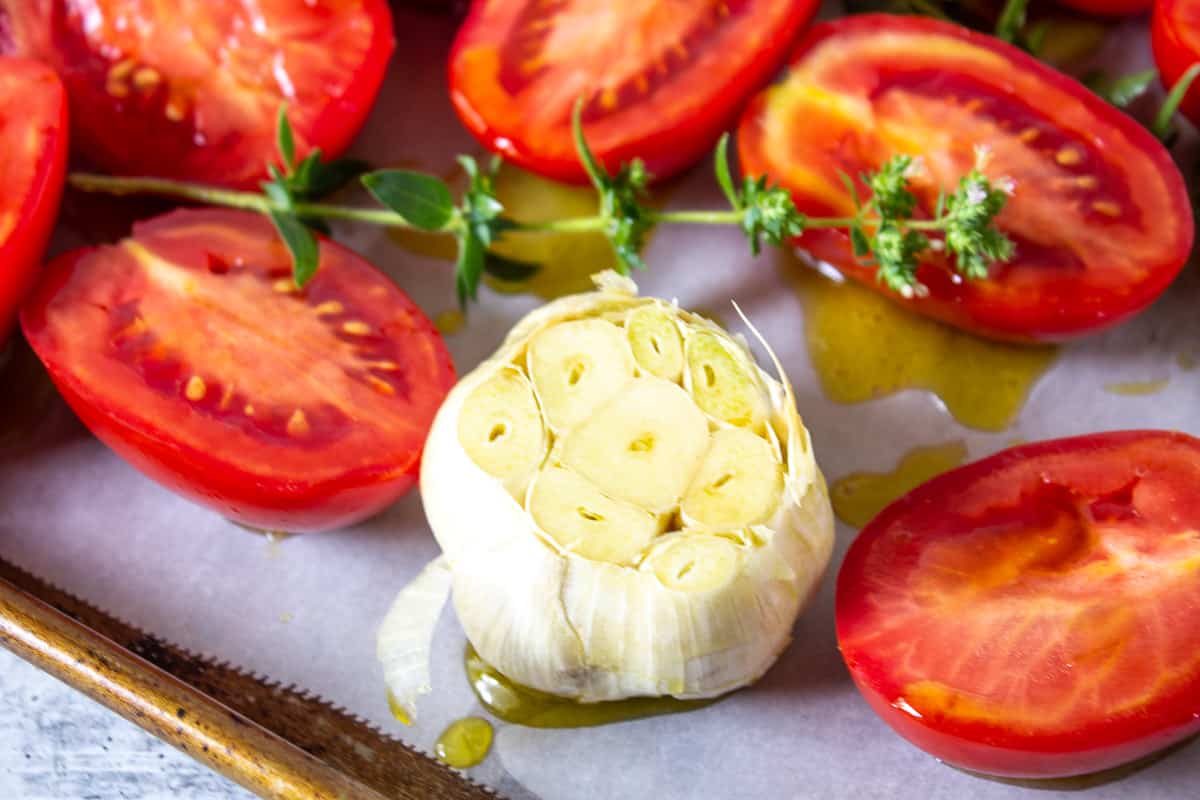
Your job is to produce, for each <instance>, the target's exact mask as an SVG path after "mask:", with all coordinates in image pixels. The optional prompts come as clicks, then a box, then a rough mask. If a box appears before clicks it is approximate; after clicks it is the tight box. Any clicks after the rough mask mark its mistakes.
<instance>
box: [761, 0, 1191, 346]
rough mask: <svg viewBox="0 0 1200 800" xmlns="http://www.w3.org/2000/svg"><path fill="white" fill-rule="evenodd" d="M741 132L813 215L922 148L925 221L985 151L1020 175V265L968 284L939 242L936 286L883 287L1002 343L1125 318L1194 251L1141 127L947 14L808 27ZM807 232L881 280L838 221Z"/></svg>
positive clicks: (927, 275) (855, 269)
mask: <svg viewBox="0 0 1200 800" xmlns="http://www.w3.org/2000/svg"><path fill="white" fill-rule="evenodd" d="M738 141H739V148H740V154H741V160H742V165H743V168H744V170H745V171H746V172H747V174H763V173H765V174H767V175H769V176H770V177H771V178H772V179H773V180H774V181H777V182H779V183H781V184H782V185H784V186H786V187H787V188H788V189H789V190H791V191H792V193H793V196H794V198H795V200H796V203H797V205H798V207H799V208H800V210H801V211H804V212H806V213H808V214H811V215H813V216H824V215H832V216H843V215H847V214H850V213H853V208H854V205H853V201H852V198H851V195H850V193H849V191H847V189H846V187H845V186H844V185H843V183H842V180H841V177H840V175H841V173H845V174H847V175H858V174H860V173H861V172H863V171H871V170H874V169H876V168H877V167H878V166H879V165H880V164H881V163H883V162H884V161H886V160H887V159H888V158H890V157H892V156H894V155H897V154H908V155H914V156H920V158H921V160H920V167H919V169H917V170H916V171H915V173H914V174H913V175H912V177H911V179H910V181H911V183H912V185H913V187H914V190H915V193H916V194H917V195H918V197H919V199H920V203H919V208H918V211H917V216H918V217H921V218H928V217H931V216H932V215H933V212H934V209H935V207H936V202H937V196H938V192H939V190H945V191H948V192H950V191H953V190H954V188H955V187H956V185H957V182H958V179H959V178H960V177H961V176H962V175H965V174H966V173H967V172H968V171H969V170H970V169H971V168H972V166H974V164H975V162H976V159H977V155H976V152H975V145H977V144H980V145H985V146H986V147H987V148H988V150H989V152H990V158H989V160H988V162H987V166H986V168H985V172H986V173H987V174H988V175H989V176H990V177H993V178H1000V177H1008V178H1011V179H1012V181H1013V184H1014V186H1015V192H1014V195H1013V197H1012V198H1011V199H1010V201H1009V203H1008V205H1007V206H1006V208H1005V209H1004V211H1003V212H1002V213H1001V214H1000V216H999V217H998V219H997V224H998V225H999V226H1000V228H1001V229H1003V230H1004V231H1005V232H1006V233H1007V234H1008V235H1009V237H1010V238H1012V239H1013V241H1014V242H1015V244H1016V253H1015V256H1014V258H1013V259H1012V260H1011V261H1010V262H1008V263H1006V264H999V265H994V266H993V267H992V270H991V273H990V275H989V277H988V278H987V279H986V280H982V281H963V280H961V279H960V277H959V276H958V275H957V273H955V272H954V271H953V269H952V265H951V264H950V263H949V262H948V260H947V258H946V257H945V256H944V255H943V254H938V253H930V254H929V255H928V256H927V257H925V259H924V260H923V262H922V264H921V266H920V267H919V269H918V273H917V277H918V279H919V280H920V281H921V282H922V283H923V284H924V285H925V286H926V287H927V288H928V289H929V292H928V295H927V296H916V297H913V298H908V299H904V298H901V297H899V295H897V294H895V293H894V292H889V296H891V297H893V298H894V299H896V300H897V301H898V302H903V303H905V304H906V305H907V306H908V307H909V308H911V309H913V310H915V311H918V312H920V313H923V314H926V315H929V316H932V317H935V318H937V319H940V320H942V321H944V322H947V323H950V324H952V325H955V326H957V327H960V328H964V329H967V330H971V331H974V332H976V333H980V334H983V335H986V336H990V337H993V338H999V339H1009V340H1016V341H1044V340H1061V339H1067V338H1071V337H1075V336H1079V335H1082V334H1085V333H1089V332H1092V331H1095V330H1097V329H1100V328H1104V327H1106V326H1110V325H1113V324H1116V323H1118V322H1121V321H1123V320H1125V319H1127V318H1128V317H1130V316H1131V315H1133V314H1135V313H1136V312H1138V311H1140V310H1141V309H1143V308H1145V307H1146V306H1147V305H1149V304H1150V303H1151V302H1152V301H1153V300H1154V299H1155V298H1156V297H1157V296H1158V295H1159V294H1161V293H1162V292H1163V290H1165V289H1166V287H1167V286H1168V285H1169V284H1170V283H1171V281H1172V280H1173V279H1174V277H1175V276H1176V275H1177V274H1178V273H1179V271H1180V269H1182V267H1183V264H1184V263H1185V261H1186V259H1187V256H1188V254H1189V252H1190V250H1191V247H1192V237H1193V223H1192V215H1191V207H1190V204H1189V202H1188V197H1187V192H1186V188H1185V186H1184V183H1183V179H1182V177H1181V176H1180V174H1179V170H1178V169H1177V168H1176V167H1175V165H1174V163H1173V162H1172V161H1171V157H1170V155H1169V154H1168V153H1167V151H1166V150H1165V149H1164V148H1163V147H1162V145H1161V144H1160V143H1159V142H1157V141H1156V140H1155V139H1154V138H1153V137H1152V136H1150V134H1149V133H1148V132H1147V131H1146V130H1145V129H1143V128H1142V127H1141V126H1139V125H1138V124H1137V123H1136V122H1134V121H1133V120H1132V119H1131V118H1129V117H1127V116H1126V115H1124V114H1122V113H1121V112H1119V111H1117V110H1116V109H1114V108H1112V107H1111V106H1109V105H1107V104H1106V103H1104V102H1103V101H1101V100H1100V99H1099V98H1097V97H1096V96H1095V95H1094V94H1092V93H1091V92H1090V91H1088V90H1087V89H1085V88H1084V87H1083V86H1081V85H1080V84H1078V83H1076V82H1075V81H1073V80H1071V79H1069V78H1067V77H1065V76H1063V75H1061V74H1060V73H1057V72H1055V71H1054V70H1052V69H1050V68H1049V67H1047V66H1045V65H1043V64H1041V63H1039V62H1037V61H1036V60H1034V59H1033V58H1031V57H1029V56H1028V55H1026V54H1024V53H1022V52H1020V51H1018V50H1017V49H1016V48H1014V47H1011V46H1009V45H1006V44H1004V43H1003V42H1000V41H999V40H997V39H994V38H992V37H989V36H983V35H981V34H977V33H973V32H971V31H968V30H967V29H965V28H962V27H959V26H957V25H952V24H949V23H944V22H940V21H937V20H932V19H927V18H917V17H894V16H888V15H882V14H867V15H861V16H854V17H849V18H844V19H839V20H836V21H834V22H829V23H824V24H821V25H818V26H816V27H814V28H813V29H812V30H811V31H810V32H809V33H808V34H807V35H806V36H805V37H804V38H803V39H802V41H801V42H800V43H799V45H798V46H797V49H796V51H795V55H794V58H793V60H792V63H791V66H790V68H789V70H788V73H787V75H786V76H785V78H784V79H783V80H782V81H781V82H780V83H779V84H778V85H776V86H773V87H771V88H769V89H767V90H766V91H765V92H763V93H762V94H760V95H759V96H758V97H756V98H755V99H754V100H753V101H752V102H751V104H750V106H749V107H748V108H747V110H746V113H745V115H744V116H743V118H742V121H741V125H740V128H739V136H738ZM860 191H861V192H863V193H864V194H869V192H868V191H867V190H866V188H865V187H864V186H861V185H860ZM798 243H799V245H800V247H802V248H803V249H805V250H807V251H808V252H809V253H810V254H811V255H812V256H813V257H815V258H817V259H819V260H822V261H825V262H828V263H830V264H833V265H834V266H836V267H837V268H838V269H839V270H841V271H843V272H844V273H846V274H847V275H849V276H851V277H853V278H855V279H857V280H860V281H861V282H863V283H865V284H867V285H870V286H877V285H878V283H877V281H876V280H875V270H874V268H873V266H871V265H868V264H865V263H863V262H862V261H860V260H859V259H857V258H856V257H855V256H854V254H853V250H852V248H851V245H850V241H849V237H848V235H847V234H846V233H845V231H844V230H841V229H814V230H811V231H809V232H807V233H806V234H804V235H803V236H802V237H801V238H800V239H799V241H798Z"/></svg>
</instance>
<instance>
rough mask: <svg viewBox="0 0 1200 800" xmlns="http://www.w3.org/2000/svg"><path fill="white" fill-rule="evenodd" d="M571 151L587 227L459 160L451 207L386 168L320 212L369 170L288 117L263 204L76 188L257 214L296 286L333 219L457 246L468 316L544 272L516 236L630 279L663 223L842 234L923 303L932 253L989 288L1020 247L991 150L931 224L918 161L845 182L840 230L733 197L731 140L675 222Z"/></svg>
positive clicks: (159, 187) (425, 182)
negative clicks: (585, 192)
mask: <svg viewBox="0 0 1200 800" xmlns="http://www.w3.org/2000/svg"><path fill="white" fill-rule="evenodd" d="M572 129H573V133H574V138H575V147H576V150H577V152H578V154H579V158H580V161H581V163H582V164H583V166H584V168H585V170H586V171H587V174H588V176H589V178H590V179H591V182H592V185H593V186H594V187H595V189H596V192H597V194H598V195H599V207H598V213H597V214H596V215H594V216H590V217H577V218H573V219H560V220H551V221H548V222H521V221H520V220H515V219H512V218H511V217H508V216H507V215H506V214H505V209H504V206H503V205H502V204H501V203H500V201H499V199H497V197H496V191H495V175H496V172H497V170H498V169H499V166H500V161H499V159H498V158H495V157H493V158H491V159H489V161H488V162H487V164H485V165H481V164H479V163H478V162H477V161H476V160H475V159H473V158H471V157H470V156H459V164H460V165H461V166H462V168H463V170H464V172H465V173H466V176H467V179H468V184H467V187H466V189H465V190H464V191H463V193H462V196H461V197H460V198H459V199H458V201H457V202H456V201H455V199H454V195H453V193H452V192H451V190H450V187H449V186H447V185H446V183H445V182H444V181H442V180H441V179H439V178H437V177H435V176H433V175H428V174H426V173H423V172H417V171H413V170H405V169H385V170H377V171H374V172H366V173H365V174H361V182H362V184H363V185H364V186H365V187H366V189H367V190H368V191H369V192H370V194H371V196H372V197H374V199H375V200H376V201H378V203H379V204H380V205H381V206H383V208H358V207H353V206H343V205H336V204H329V203H320V202H316V198H318V197H320V196H322V195H324V194H326V193H328V192H329V191H331V190H333V189H336V188H338V187H340V186H342V185H344V184H345V183H346V182H347V181H349V180H350V179H351V178H353V177H354V176H355V175H359V174H360V173H362V172H363V169H364V166H365V165H363V164H362V163H361V162H355V161H345V160H341V161H325V160H323V158H322V156H321V153H320V151H319V150H314V151H312V152H310V153H309V154H308V156H306V157H305V158H304V159H303V160H302V161H300V162H297V161H296V148H295V136H294V133H293V131H292V129H291V125H290V124H289V122H288V118H287V113H286V109H283V110H281V111H280V114H279V120H278V131H277V146H278V150H279V159H280V162H279V164H272V165H270V167H269V173H270V176H271V180H269V181H265V182H264V183H263V184H262V192H261V193H255V192H240V191H233V190H228V189H220V188H216V187H211V186H204V185H201V184H194V183H186V182H182V181H173V180H167V179H161V178H120V177H109V176H105V175H94V174H88V173H75V174H72V175H71V179H70V181H71V184H72V185H73V186H74V187H75V188H77V189H82V190H84V191H94V192H108V193H112V194H133V193H152V194H158V195H163V196H169V197H176V198H180V199H185V200H192V201H199V202H203V203H208V204H212V205H221V206H227V207H233V208H242V209H249V210H254V211H258V212H260V213H263V214H267V215H268V216H270V218H271V220H272V222H273V223H274V224H275V227H276V229H277V230H278V231H279V234H280V236H281V237H282V238H283V240H284V242H285V243H286V245H287V247H288V249H289V251H290V252H291V255H292V260H293V265H294V270H293V275H294V279H295V282H296V284H297V285H298V286H303V285H304V284H305V283H306V282H307V281H308V280H309V279H311V278H312V276H313V274H314V272H315V271H316V269H317V262H318V247H317V240H316V238H315V236H314V233H313V231H314V230H316V231H322V232H327V228H326V222H327V221H328V220H334V219H337V220H351V221H357V222H363V223H368V224H376V225H387V226H394V227H406V228H415V229H419V230H423V231H429V232H434V233H442V234H445V235H448V236H453V237H455V239H456V240H457V242H458V258H457V261H456V265H455V288H456V293H457V295H458V300H459V303H460V304H461V305H462V306H463V307H464V308H465V307H466V306H467V305H468V304H469V303H470V302H471V301H473V300H476V299H477V297H478V292H479V284H480V282H481V280H482V278H483V276H484V275H485V274H492V275H495V276H497V277H499V278H502V279H504V280H510V281H512V280H522V279H525V278H528V277H530V276H531V275H532V274H533V273H534V272H535V271H536V270H537V269H538V265H536V264H530V263H526V262H521V261H515V260H512V259H508V258H504V257H502V256H500V255H499V254H497V253H494V252H492V246H493V245H494V244H495V243H496V242H497V241H498V240H499V239H501V238H502V237H504V236H505V235H507V234H509V233H512V232H530V231H555V232H599V233H602V234H603V235H604V236H605V237H607V239H608V241H609V242H610V243H611V244H612V247H613V250H614V252H615V253H616V256H617V266H618V268H619V269H620V270H621V271H622V272H624V273H626V274H628V273H629V272H631V271H633V270H640V269H645V268H646V264H645V261H644V260H643V258H642V250H643V248H644V245H645V242H646V238H647V236H648V235H649V233H650V231H651V230H652V229H653V228H654V227H655V226H656V225H660V224H664V223H676V224H692V225H732V226H736V227H738V228H739V229H740V230H741V231H742V233H743V234H744V235H745V237H746V239H747V240H748V242H749V244H750V249H751V251H752V252H753V253H754V254H755V255H758V253H759V252H760V251H761V249H762V245H763V243H764V242H765V243H766V244H769V245H772V246H776V247H781V246H785V245H787V244H788V243H789V242H791V241H792V240H793V239H794V238H795V237H797V236H800V235H801V234H803V233H804V232H805V231H808V230H813V229H818V228H833V229H843V230H845V231H847V233H848V235H849V237H850V242H851V245H852V247H853V250H854V253H855V255H856V256H857V257H858V258H859V259H861V260H862V261H863V263H867V264H873V265H875V267H876V274H877V276H878V279H879V281H880V282H881V283H883V284H885V285H886V286H887V287H888V288H890V289H891V290H893V291H895V292H897V293H899V294H901V295H903V296H905V297H914V296H921V295H922V294H924V293H925V291H926V290H925V287H924V286H922V285H921V284H920V282H919V281H918V279H917V268H918V266H919V265H920V263H921V262H922V260H923V259H924V258H925V257H926V256H927V255H928V254H929V253H931V252H939V251H940V252H942V253H944V254H945V256H946V258H945V261H946V263H947V264H948V266H950V267H952V268H953V269H955V270H956V271H957V272H958V273H959V274H960V275H962V276H963V277H964V278H966V279H968V280H980V279H983V278H986V277H987V275H988V273H989V270H990V268H991V266H992V265H993V264H995V263H998V262H1004V261H1007V260H1009V259H1010V258H1011V257H1012V255H1013V243H1012V241H1011V240H1009V239H1008V237H1007V236H1005V235H1004V233H1003V232H1002V231H1001V230H1000V229H999V228H998V227H997V226H996V217H997V216H998V215H999V214H1000V212H1001V211H1002V210H1003V209H1004V205H1005V203H1006V202H1007V200H1008V197H1009V195H1010V194H1011V193H1012V191H1013V186H1012V183H1011V181H1007V180H1000V181H995V182H993V181H992V180H991V179H989V178H988V177H987V176H986V175H985V174H984V169H985V167H986V162H987V157H986V151H985V150H983V149H980V150H978V153H977V159H976V163H975V166H974V167H973V168H972V169H971V171H970V172H968V173H967V174H966V175H964V176H962V177H961V178H960V179H959V181H958V184H957V186H956V187H955V188H954V190H953V191H952V192H948V193H946V192H943V193H941V194H940V195H939V196H938V198H937V201H936V204H935V206H934V209H933V211H932V214H931V215H924V212H923V211H922V208H921V204H920V202H919V200H918V197H917V195H916V194H915V193H914V191H913V188H912V185H911V183H912V179H913V178H914V177H915V176H916V175H918V174H919V173H920V172H921V171H922V165H921V162H920V160H919V159H917V158H914V157H912V156H907V155H899V156H895V157H894V158H892V159H890V160H888V161H887V162H885V163H884V164H882V165H881V166H880V167H879V169H878V170H877V171H875V172H868V173H863V174H861V175H859V176H858V177H857V179H854V178H851V177H849V176H846V175H843V176H842V178H843V181H844V183H845V184H846V187H847V190H848V191H849V193H850V197H851V199H852V200H853V205H854V213H853V215H852V216H845V217H811V216H808V215H806V214H804V213H803V212H801V211H800V210H799V209H797V208H796V204H795V202H794V201H793V199H792V196H791V194H790V193H789V192H788V191H787V190H786V189H784V188H783V187H781V186H778V185H774V184H772V183H770V181H769V180H768V179H767V177H766V176H746V177H744V178H743V179H742V181H741V183H740V184H738V183H737V182H736V181H735V180H734V178H733V173H732V169H731V167H730V163H729V135H728V134H726V135H725V136H722V137H721V140H720V141H719V142H718V144H717V148H716V159H715V164H714V168H715V172H716V180H717V183H718V185H719V186H720V187H721V190H722V192H723V193H724V195H725V198H726V200H727V201H728V204H729V208H728V209H721V210H697V211H670V210H659V209H657V208H654V207H653V206H651V205H649V202H648V201H649V191H648V185H649V181H650V177H651V176H650V174H649V173H648V172H647V171H646V168H645V165H644V164H643V163H642V162H641V161H639V160H634V161H632V162H630V163H628V164H624V165H622V166H621V167H620V168H619V169H618V170H617V171H616V172H615V173H610V172H609V171H608V170H607V169H605V167H604V166H603V165H602V164H601V163H600V162H599V160H598V159H597V158H596V157H595V155H594V153H593V152H592V150H591V148H590V147H589V146H588V143H587V139H586V137H585V136H584V131H583V124H582V122H581V119H580V111H579V106H578V105H577V106H576V108H575V112H574V115H573V118H572Z"/></svg>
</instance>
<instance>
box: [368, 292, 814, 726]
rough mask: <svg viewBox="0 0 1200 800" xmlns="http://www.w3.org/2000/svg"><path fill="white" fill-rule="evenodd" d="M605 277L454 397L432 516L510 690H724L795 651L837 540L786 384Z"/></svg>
mask: <svg viewBox="0 0 1200 800" xmlns="http://www.w3.org/2000/svg"><path fill="white" fill-rule="evenodd" d="M597 285H598V286H599V289H598V290H597V291H595V292H590V293H587V294H583V295H575V296H572V297H567V298H563V299H561V300H558V301H555V302H553V303H550V304H549V305H547V306H545V307H543V308H541V309H539V310H538V311H535V312H533V313H532V314H530V315H529V316H527V317H526V318H525V319H523V320H522V321H521V322H519V323H518V324H517V325H516V326H515V327H514V329H513V331H512V333H510V335H509V337H508V338H507V339H506V340H505V342H504V344H503V345H502V346H501V348H500V350H499V351H497V352H496V353H495V355H493V356H492V358H490V359H489V360H487V361H485V362H484V363H483V364H481V365H480V366H479V367H478V368H476V369H475V370H474V371H473V372H471V373H470V374H468V375H467V376H465V377H464V378H463V379H462V380H461V381H460V382H459V384H458V386H457V387H455V389H454V390H453V391H452V392H451V393H450V395H449V396H448V397H447V398H446V401H445V403H444V404H443V406H442V408H441V410H440V411H439V412H438V415H437V418H436V420H435V421H434V424H433V428H432V429H431V431H430V434H429V438H428V441H427V443H426V446H425V452H424V456H423V460H422V467H421V496H422V500H423V502H424V505H425V511H426V514H427V516H428V518H429V523H430V526H431V527H432V529H433V532H434V535H435V536H436V538H437V540H438V543H439V544H440V545H441V547H442V550H443V553H444V558H445V560H446V563H447V564H448V565H449V570H450V575H451V581H452V586H453V589H452V592H453V600H454V607H455V610H456V611H457V614H458V618H459V620H460V622H461V623H462V626H463V628H464V630H465V632H466V634H467V638H468V639H470V641H471V643H472V644H473V645H474V647H475V649H476V650H477V651H478V653H479V654H480V656H481V657H482V658H483V659H484V660H486V661H487V662H489V663H490V664H491V665H493V666H494V667H495V668H496V669H498V670H499V671H500V672H502V673H504V674H505V675H506V676H508V677H509V678H511V679H512V680H513V681H516V682H517V683H521V684H524V685H526V686H528V687H531V688H533V689H538V690H540V691H543V692H550V693H553V694H556V695H560V696H564V697H569V698H574V699H576V700H579V701H581V702H594V701H602V700H615V699H620V698H626V697H633V696H645V695H671V696H674V697H679V698H703V697H713V696H716V695H719V694H722V693H725V692H728V691H730V690H733V689H736V688H739V687H742V686H745V685H747V684H749V683H752V682H753V681H755V680H756V679H758V678H759V677H760V676H761V675H762V674H763V673H764V672H765V671H766V670H767V669H768V668H769V667H770V665H771V664H772V663H774V661H775V659H776V658H777V657H778V656H779V654H780V652H781V651H782V650H783V648H784V647H785V646H786V645H787V643H788V641H789V640H790V637H791V632H792V627H793V624H794V622H795V619H796V616H797V615H798V614H799V613H800V611H801V609H802V608H803V606H804V605H805V603H806V602H807V601H808V599H809V598H810V597H811V595H812V593H813V590H814V589H815V587H816V586H817V584H818V582H819V581H820V579H821V576H822V574H823V573H824V570H825V568H826V566H827V564H828V561H829V558H830V553H831V550H832V545H833V521H832V514H831V511H830V507H829V499H828V494H827V491H826V488H825V483H824V480H823V479H822V477H821V474H820V472H819V470H818V469H817V465H816V462H815V460H814V458H813V454H812V451H811V448H810V446H809V440H808V434H807V431H805V429H804V426H803V424H802V423H801V420H800V416H799V414H798V413H797V411H796V408H795V401H794V397H793V394H792V391H791V387H790V386H789V385H788V384H787V378H786V376H784V375H783V374H782V373H780V376H779V377H780V380H778V381H777V380H775V379H774V378H772V377H771V376H770V375H768V374H767V373H766V372H764V371H763V370H762V369H761V368H759V367H758V366H757V365H756V364H755V362H754V360H753V357H752V356H751V355H750V353H749V351H748V350H747V349H746V347H745V346H744V345H743V344H741V343H739V342H738V341H736V340H735V339H734V338H733V337H731V336H730V335H729V334H727V333H726V332H725V331H723V330H722V329H720V328H719V327H717V326H716V325H714V324H713V323H711V322H709V321H708V320H705V319H703V318H702V317H699V316H697V315H694V314H691V313H689V312H687V311H685V310H682V309H680V308H678V307H677V306H675V305H672V304H668V303H664V302H663V301H661V300H655V299H653V298H639V297H638V296H637V295H636V287H634V286H633V285H632V282H630V281H628V280H627V279H624V278H619V277H617V276H615V275H612V274H606V275H602V276H598V279H597ZM772 358H774V356H772ZM775 366H776V370H777V371H778V370H779V365H778V363H776V365H775ZM522 381H524V382H522ZM529 387H532V388H531V389H530V388H529ZM400 619H401V616H400V613H399V612H398V611H393V612H392V614H391V615H389V621H388V622H387V623H385V626H384V629H383V630H382V631H381V633H380V641H381V643H382V642H383V640H384V639H385V638H386V637H387V636H388V635H389V630H388V628H389V625H400V624H401V623H400V622H398V621H396V620H400ZM381 657H385V656H384V653H383V648H382V644H381ZM385 672H387V674H388V675H389V681H390V680H391V676H401V677H403V676H404V675H407V674H408V672H404V671H402V670H397V669H388V664H387V663H386V660H385ZM409 672H411V670H409ZM389 686H390V688H391V690H392V692H393V694H395V695H396V696H398V697H399V696H411V695H412V690H411V687H409V686H404V685H392V684H389Z"/></svg>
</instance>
